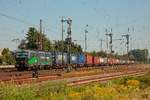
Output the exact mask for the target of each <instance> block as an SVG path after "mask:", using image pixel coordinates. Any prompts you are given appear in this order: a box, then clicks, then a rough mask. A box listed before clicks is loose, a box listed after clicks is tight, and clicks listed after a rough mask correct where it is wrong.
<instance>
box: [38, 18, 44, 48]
mask: <svg viewBox="0 0 150 100" xmlns="http://www.w3.org/2000/svg"><path fill="white" fill-rule="evenodd" d="M42 42H43V39H42V19H40V38H39V50H42Z"/></svg>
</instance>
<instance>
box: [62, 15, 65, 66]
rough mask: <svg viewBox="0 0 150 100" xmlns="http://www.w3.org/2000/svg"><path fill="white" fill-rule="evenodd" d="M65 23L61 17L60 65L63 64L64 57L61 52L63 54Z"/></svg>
mask: <svg viewBox="0 0 150 100" xmlns="http://www.w3.org/2000/svg"><path fill="white" fill-rule="evenodd" d="M64 22H65V20H64V18H63V17H62V19H61V24H62V34H61V39H62V40H61V53H62V65H63V64H64V57H63V56H64V55H63V52H64V43H63V42H64V24H63V23H64Z"/></svg>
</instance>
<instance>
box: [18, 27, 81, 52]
mask: <svg viewBox="0 0 150 100" xmlns="http://www.w3.org/2000/svg"><path fill="white" fill-rule="evenodd" d="M41 41H42V42H41ZM52 42H54V43H52ZM40 43H42V51H57V52H62V51H64V52H71V53H81V52H82V48H81V46H80V45H78V44H75V43H74V42H71V44H70V45H71V46H70V50H69V51H68V43H67V41H60V40H56V41H50V40H49V39H48V38H47V37H46V35H44V34H40V32H39V31H38V30H37V29H36V28H34V27H30V28H29V30H28V32H27V34H26V38H25V40H22V41H21V43H20V45H19V46H18V48H19V49H29V50H38V49H39V45H40ZM62 44H63V46H62ZM62 49H63V50H62Z"/></svg>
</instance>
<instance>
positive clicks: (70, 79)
mask: <svg viewBox="0 0 150 100" xmlns="http://www.w3.org/2000/svg"><path fill="white" fill-rule="evenodd" d="M125 69H126V68H125ZM145 73H146V71H145V70H141V69H135V68H128V69H126V70H124V69H122V70H121V69H119V70H118V71H116V70H115V71H107V72H102V73H97V74H81V75H78V74H77V75H69V76H63V75H60V76H59V75H57V74H53V75H52V74H41V75H39V77H38V78H37V79H36V78H32V77H31V75H30V76H28V77H27V76H24V77H18V76H17V77H13V78H11V79H10V78H9V79H6V78H5V80H1V81H3V82H6V83H10V82H13V83H15V84H17V85H22V84H29V83H33V82H34V83H40V84H41V83H42V82H44V81H66V82H67V83H68V86H77V85H81V84H88V83H91V82H98V81H106V80H111V79H114V78H119V77H123V76H137V75H143V74H145Z"/></svg>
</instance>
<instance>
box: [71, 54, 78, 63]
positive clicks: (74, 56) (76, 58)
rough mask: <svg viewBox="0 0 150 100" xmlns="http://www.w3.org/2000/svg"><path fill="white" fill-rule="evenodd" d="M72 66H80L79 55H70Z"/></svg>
mask: <svg viewBox="0 0 150 100" xmlns="http://www.w3.org/2000/svg"><path fill="white" fill-rule="evenodd" d="M70 64H78V55H77V54H70Z"/></svg>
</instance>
